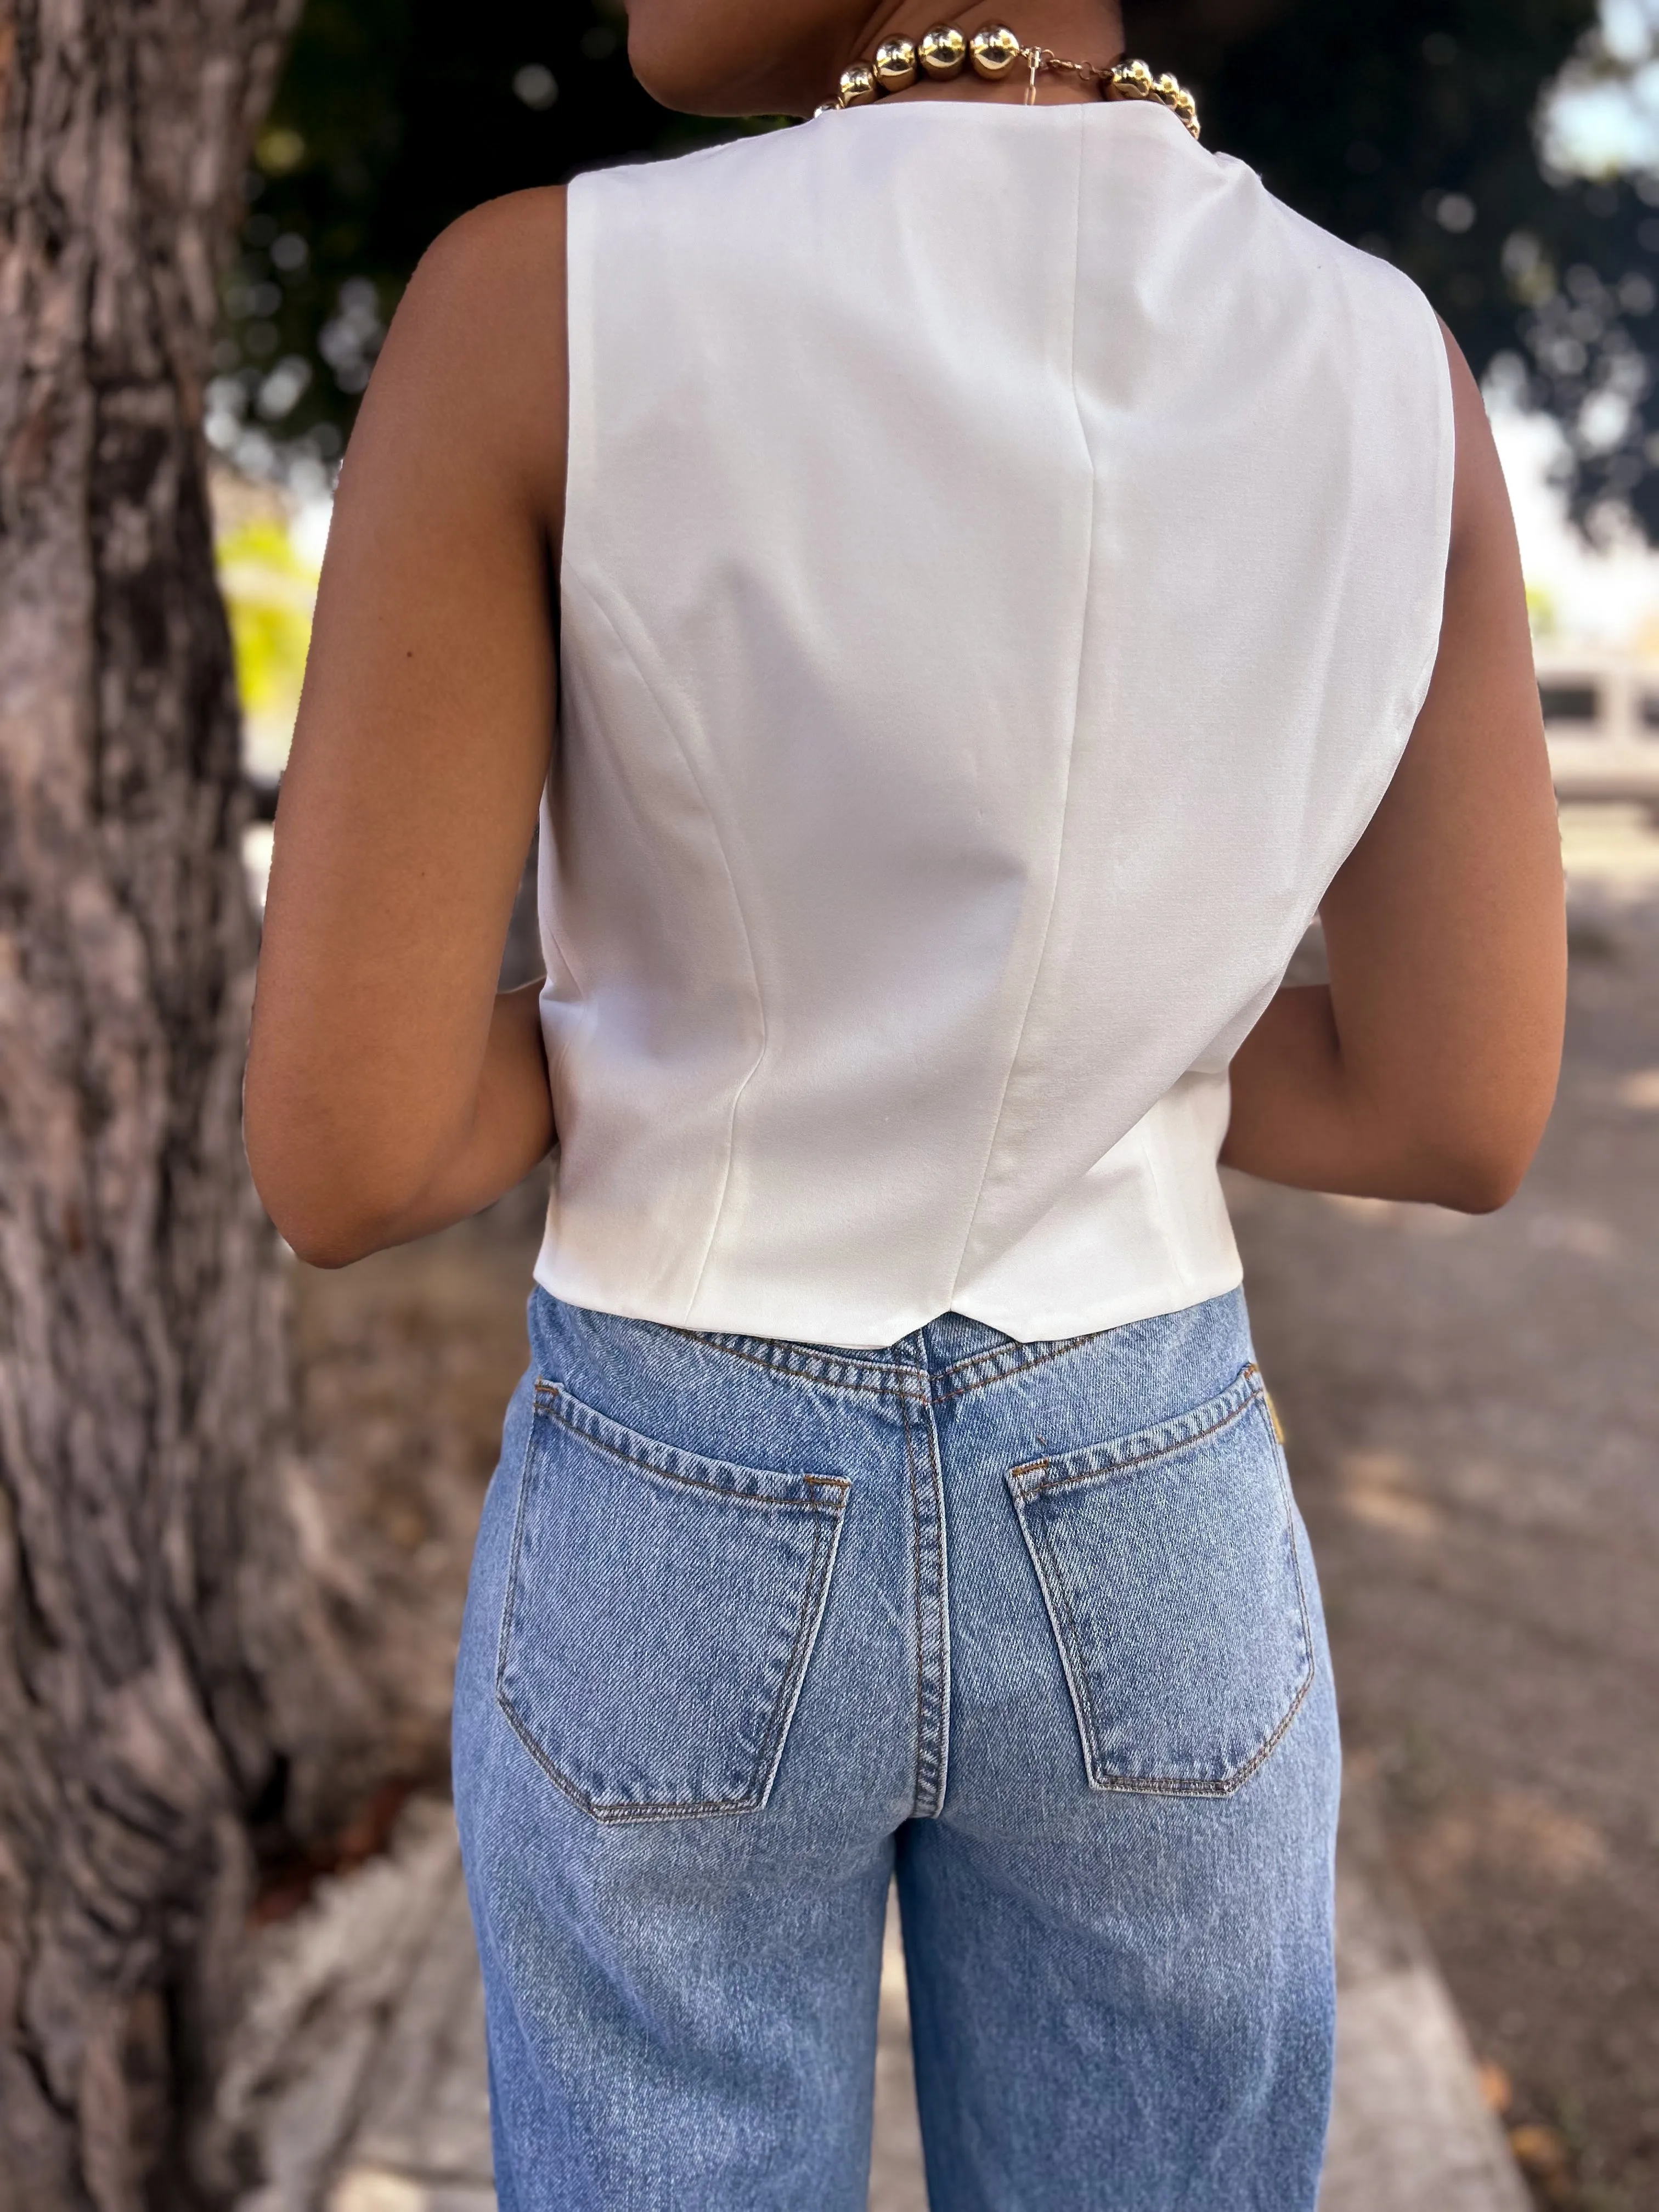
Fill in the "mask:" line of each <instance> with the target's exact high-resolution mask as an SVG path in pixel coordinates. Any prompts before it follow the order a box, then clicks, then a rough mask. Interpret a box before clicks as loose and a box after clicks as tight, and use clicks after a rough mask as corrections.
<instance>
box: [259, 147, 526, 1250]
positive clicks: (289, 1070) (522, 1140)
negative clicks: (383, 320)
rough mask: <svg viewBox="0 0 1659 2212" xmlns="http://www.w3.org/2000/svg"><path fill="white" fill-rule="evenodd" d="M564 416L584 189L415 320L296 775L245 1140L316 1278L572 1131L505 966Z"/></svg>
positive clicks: (383, 405)
mask: <svg viewBox="0 0 1659 2212" xmlns="http://www.w3.org/2000/svg"><path fill="white" fill-rule="evenodd" d="M565 421H566V358H565V292H564V205H563V195H562V192H556V191H537V192H523V193H518V194H515V195H513V197H510V198H508V199H505V200H498V201H495V202H493V203H491V204H489V206H487V207H483V208H480V209H478V210H475V211H474V213H472V214H471V215H470V216H465V217H463V218H462V220H461V221H460V222H458V223H457V224H455V225H454V226H453V228H451V229H450V230H448V231H447V232H446V233H445V234H444V235H443V236H442V237H441V239H439V240H438V241H437V243H436V244H435V246H433V247H432V249H431V251H430V252H428V254H427V256H426V258H425V259H424V260H423V261H422V264H421V265H420V267H419V269H418V270H416V273H415V276H414V277H413V279H412V280H411V282H410V286H409V289H408V291H407V293H406V294H405V295H404V301H403V304H402V305H401V306H400V307H399V308H398V313H397V316H396V319H394V321H393V323H392V329H391V331H390V333H389V335H388V337H387V339H386V346H385V349H384V350H383V352H382V354H381V356H380V362H379V363H378V364H377V366H376V368H375V371H374V378H373V380H372V381H371V383H370V385H369V388H368V392H367V393H366V395H365V397H364V400H363V404H362V411H361V414H360V416H359V419H358V422H357V425H356V429H355V431H354V432H353V435H352V439H351V444H350V448H349V452H348V453H347V455H346V460H345V465H344V467H343V470H342V472H341V478H340V488H339V495H338V497H337V501H336V505H335V511H334V520H333V523H332V526H331V530H330V534H329V546H328V554H327V558H326V560H325V563H324V568H323V576H322V583H321V587H320V590H319V596H318V605H317V619H316V625H315V629H314V633H313V644H312V650H311V658H310V660H309V663H308V665H307V671H306V682H305V693H304V697H303V700H302V702H301V708H300V716H299V722H298V726H297V727H296V729H295V739H294V750H293V753H292V756H291V757H290V760H289V767H288V769H287V772H286V774H285V775H284V777H283V792H282V803H281V805H280V807H279V809H278V814H277V823H276V851H275V856H274V859H273V862H272V866H271V875H270V895H269V899H268V902H267V905H266V908H265V922H264V945H263V948H262V951H261V955H260V961H259V978H258V994H257V999H256V1003H255V1007H254V1018H253V1037H252V1049H251V1052H250V1054H249V1060H248V1070H247V1085H246V1139H247V1152H248V1159H249V1162H250V1164H251V1165H252V1170H253V1176H254V1181H255V1182H256V1184H257V1185H258V1190H259V1194H260V1196H261V1198H262V1199H263V1200H264V1203H265V1206H266V1208H267V1210H268V1211H269V1212H270V1216H271V1218H272V1219H273V1220H274V1221H275V1222H276V1225H277V1227H278V1228H279V1229H280V1230H281V1231H282V1232H283V1235H284V1237H287V1239H288V1241H289V1243H290V1244H291V1245H292V1246H293V1247H294V1249H295V1251H297V1252H298V1253H299V1254H300V1255H301V1257H302V1258H304V1259H307V1260H310V1261H313V1262H314V1263H316V1264H318V1265H319V1266H324V1267H330V1266H340V1265H343V1264H344V1263H345V1262H346V1261H350V1260H355V1259H358V1258H361V1257H362V1255H363V1254H365V1253H367V1252H370V1251H374V1250H375V1249H378V1248H379V1247H380V1246H381V1245H385V1244H394V1243H403V1242H404V1241H405V1240H406V1239H408V1238H410V1237H418V1236H422V1235H424V1234H425V1233H426V1232H427V1231H429V1230H433V1229H437V1228H441V1227H442V1226H443V1225H445V1224H446V1223H447V1222H450V1221H453V1220H457V1219H459V1218H461V1217H462V1216H463V1215H465V1214H467V1213H471V1212H476V1211H477V1209H478V1208H479V1207H480V1206H485V1205H487V1204H489V1201H490V1200H491V1199H493V1198H495V1197H497V1196H499V1195H500V1194H501V1192H502V1191H504V1190H506V1189H508V1188H511V1187H512V1185H513V1183H514V1182H517V1181H518V1180H519V1178H520V1176H523V1175H525V1174H526V1173H527V1172H528V1171H529V1170H530V1169H531V1168H532V1166H533V1165H534V1164H535V1163H536V1161H537V1160H538V1159H539V1158H542V1157H543V1155H544V1153H545V1152H547V1150H548V1148H549V1146H550V1144H551V1143H552V1140H553V1133H554V1132H553V1117H552V1108H551V1104H550V1099H549V1096H548V1086H547V1071H546V1067H545V1064H544V1060H543V1056H542V1046H541V1033H540V1026H539V1023H538V1018H537V1007H536V998H537V993H536V988H535V987H533V986H532V987H526V989H524V990H521V991H515V992H507V993H504V994H497V992H496V990H495V980H496V975H497V972H498V969H499V965H500V961H501V947H502V944H503V940H504V939H505V937H506V933H507V918H508V915H509V914H510V912H511V910H512V904H513V893H514V890H515V889H516V887H517V885H518V882H519V878H520V872H521V870H522V868H523V865H524V857H525V854H526V849H527V848H528V846H529V842H530V837H531V832H532V826H533V823H534V820H535V813H536V807H537V804H538V798H539V795H540V792H541V789H542V786H543V783H544V780H545V777H546V774H547V765H548V757H549V750H550V744H551V738H552V729H553V716H554V708H555V699H556V675H555V669H554V651H553V636H552V624H551V619H550V592H551V589H552V583H551V574H552V568H553V564H554V563H555V562H556V558H557V547H558V540H559V529H560V524H561V520H562V507H563V496H564V459H565Z"/></svg>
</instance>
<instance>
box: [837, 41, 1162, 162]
mask: <svg viewBox="0 0 1659 2212" xmlns="http://www.w3.org/2000/svg"><path fill="white" fill-rule="evenodd" d="M1021 65H1024V68H1025V69H1026V70H1029V72H1030V78H1029V81H1028V82H1027V84H1026V87H1025V105H1026V106H1028V107H1030V106H1034V105H1035V104H1036V81H1037V76H1038V73H1039V71H1041V70H1063V71H1065V73H1066V75H1068V76H1075V77H1078V78H1080V79H1081V80H1082V82H1084V83H1085V84H1093V85H1097V86H1098V87H1099V89H1100V96H1101V98H1102V99H1103V100H1161V101H1162V102H1163V104H1164V106H1165V107H1167V108H1169V109H1170V111H1171V112H1173V113H1175V114H1176V115H1178V116H1179V117H1180V118H1181V120H1182V122H1183V123H1184V124H1185V125H1186V126H1187V128H1188V130H1189V131H1191V132H1192V134H1193V136H1194V138H1196V137H1197V136H1198V109H1197V107H1196V106H1194V101H1193V96H1192V94H1191V93H1189V92H1188V90H1187V89H1186V88H1185V86H1183V85H1180V84H1177V83H1176V81H1175V79H1174V78H1173V77H1172V76H1167V75H1166V76H1153V75H1152V71H1151V70H1149V69H1148V68H1147V66H1146V63H1145V62H1126V61H1124V60H1123V59H1122V58H1121V57H1120V58H1119V59H1118V60H1116V61H1115V62H1073V61H1067V60H1066V58H1064V56H1063V55H1060V54H1055V53H1050V52H1049V51H1048V47H1047V46H1022V45H1021V44H1020V42H1019V39H1018V34H1017V33H1014V32H1012V31H1011V30H1010V29H1009V28H1008V26H1007V25H1006V23H987V24H984V25H982V26H981V28H980V29H979V30H977V31H975V33H974V35H973V36H972V38H971V39H970V38H966V37H964V36H963V33H961V32H960V31H959V30H958V29H957V27H956V25H955V24H954V23H938V24H935V26H934V27H933V29H932V30H931V31H927V32H925V33H923V35H922V36H921V38H920V39H917V40H915V41H914V42H913V41H912V40H909V39H887V40H884V41H883V43H882V44H881V45H880V46H878V47H877V48H876V51H875V53H874V55H873V57H872V58H871V59H870V60H869V61H867V62H854V64H853V65H852V67H851V68H850V69H844V70H842V73H841V82H840V84H839V85H838V86H837V88H836V96H835V98H834V99H833V100H825V101H824V102H823V105H822V106H819V107H817V108H816V109H815V110H814V111H813V112H814V113H815V114H817V115H828V114H829V113H830V112H832V111H833V110H835V109H836V108H841V107H867V106H868V105H869V104H870V102H871V101H872V100H878V99H879V98H881V97H882V96H883V95H884V94H887V93H890V92H904V91H907V90H908V88H909V87H910V86H911V85H913V84H914V83H915V81H916V77H917V75H918V73H920V74H921V75H922V76H931V77H934V78H939V79H943V78H945V77H952V76H960V75H961V73H962V70H963V68H964V67H965V66H971V67H972V68H973V70H974V71H975V75H977V76H982V77H985V78H987V79H988V80H989V81H990V82H992V83H996V82H999V81H1000V79H1001V78H1003V77H1006V76H1009V75H1010V74H1011V73H1012V71H1013V70H1015V69H1017V68H1019V67H1020V66H1021Z"/></svg>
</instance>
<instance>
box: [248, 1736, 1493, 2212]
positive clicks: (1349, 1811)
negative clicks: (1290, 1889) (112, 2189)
mask: <svg viewBox="0 0 1659 2212" xmlns="http://www.w3.org/2000/svg"><path fill="white" fill-rule="evenodd" d="M268 1942H269V1947H270V1948H269V1951H268V1954H267V1958H266V1962H265V1970H264V1978H263V1981H262V1984H261V1988H260V1991H259V1994H258V1997H257V1998H256V2001H255V2002H254V2003H253V2004H252V2006H251V2008H250V2011H249V2015H248V2020H247V2022H246V2026H245V2029H244V2032H243V2035H242V2039H241V2046H240V2051H239V2052H238V2056H237V2059H236V2062H235V2063H234V2065H233V2067H232V2069H230V2074H229V2076H228V2081H227V2086H226V2097H225V2106H224V2111H225V2119H226V2124H227V2127H228V2131H229V2133H230V2134H231V2136H233V2137H234V2138H235V2139H236V2140H238V2141H239V2142H240V2145H241V2147H242V2148H243V2151H244V2154H246V2153H248V2152H251V2151H257V2152H258V2153H259V2154H262V2157H263V2162H264V2171H265V2172H266V2173H267V2175H268V2176H269V2177H270V2178H269V2179H268V2180H267V2182H266V2183H265V2185H264V2186H263V2187H261V2188H259V2189H258V2190H256V2191H252V2193H251V2194H249V2195H248V2196H246V2197H245V2198H244V2199H243V2200H242V2204H241V2207H240V2212H494V2207H495V2192H494V2191H493V2189H492V2188H491V2186H490V2180H489V2170H490V2169H489V2100H488V2091H487V2087H486V2081H485V2069H484V2057H483V1997H482V1992H481V1990H480V1987H479V1983H478V1972H477V1960H476V1959H475V1957H474V1954H473V1948H472V1931H471V1923H470V1922H469V1920H468V1917H467V1910H466V1899H465V1892H464V1890H463V1888H462V1886H461V1878H460V1867H459V1858H458V1857H457V1853H456V1848H455V1840H454V1830H453V1822H452V1820H451V1819H450V1814H449V1808H448V1807H447V1805H445V1804H443V1803H442V1802H439V1801H437V1800H432V1799H428V1800H418V1801H416V1802H415V1803H414V1804H413V1805H411V1806H410V1808H409V1810H408V1812H407V1813H406V1814H405V1815H404V1820H403V1822H402V1824H401V1826H400V1828H399V1831H398V1837H397V1839H396V1842H395V1844H394V1846H393V1849H392V1851H391V1852H390V1853H388V1854H387V1856H386V1857H385V1858H384V1859H382V1860H380V1861H379V1862H377V1863H374V1864H372V1865H370V1866H368V1867H365V1868H363V1869H360V1870H359V1871H358V1872H356V1874H354V1875H347V1876H344V1877H343V1878H341V1879H339V1880H337V1881H331V1882H327V1883H325V1884H323V1885H321V1886H320V1887H319V1893H318V1895H317V1897H316V1899H314V1900H313V1903H312V1904H311V1905H309V1906H308V1907H307V1909H306V1911H304V1912H303V1913H302V1914H301V1915H300V1916H298V1917H296V1919H295V1921H294V1922H292V1923H288V1924H287V1925H286V1926H284V1927H283V1928H282V1929H278V1930H276V1931H275V1932H274V1933H273V1935H272V1936H271V1937H270V1938H269V1939H268ZM1338 1976H1339V1986H1340V2030H1339V2049H1338V2061H1337V2094H1336V2112H1335V2118H1334V2125H1333V2129H1332V2136H1331V2148H1330V2155H1329V2162H1328V2168H1327V2177H1326V2185H1325V2188H1324V2191H1323V2193H1322V2197H1321V2200H1320V2212H1526V2206H1527V2198H1526V2195H1525V2192H1524V2191H1523V2190H1522V2185H1521V2183H1520V2180H1519V2179H1518V2177H1517V2175H1516V2170H1515V2167H1514V2166H1513V2163H1512V2162H1511V2160H1510V2156H1509V2153H1508V2150H1507V2148H1506V2147H1505V2144H1504V2139H1503V2136H1502V2135H1501V2134H1500V2132H1499V2130H1498V2126H1497V2124H1496V2123H1495V2122H1494V2121H1493V2120H1492V2118H1491V2116H1490V2115H1489V2114H1488V2112H1486V2108H1485V2106H1484V2105H1483V2104H1482V2102H1481V2099H1480V2089H1479V2087H1478V2084H1477V2082H1476V2080H1475V2075H1474V2064H1473V2062H1472V2060H1471V2058H1470V2056H1469V2051H1468V2045H1467V2044H1466V2043H1465V2041H1464V2039H1463V2033H1462V2029H1461V2027H1459V2025H1458V2022H1457V2019H1456V2016H1455V2013H1454V2012H1453V2010H1452V2007H1451V2003H1450V2000H1449V1997H1448V1996H1447V1995H1446V1991H1445V1989H1444V1985H1443V1983H1442V1982H1441V1980H1440V1978H1439V1975H1438V1974H1437V1972H1436V1970H1435V1967H1434V1964H1433V1961H1432V1960H1431V1958H1430V1957H1429V1955H1428V1952H1427V1949H1426V1947H1425V1944H1424V1942H1423V1938H1422V1936H1421V1935H1420V1933H1419V1930H1418V1929H1417V1927H1416V1925H1415V1923H1414V1922H1413V1920H1412V1918H1411V1917H1410V1914H1409V1912H1408V1911H1407V1910H1406V1908H1405V1907H1404V1905H1403V1903H1402V1901H1401V1897H1400V1895H1399V1893H1398V1892H1397V1890H1396V1889H1395V1886H1394V1883H1393V1881H1392V1879H1391V1877H1390V1875H1389V1870H1388V1868H1387V1866H1386V1864H1385V1863H1384V1861H1383V1855H1382V1851H1381V1848H1380V1845H1379V1844H1378V1843H1377V1840H1376V1829H1375V1827H1374V1826H1373V1824H1372V1821H1371V1820H1370V1814H1369V1808H1368V1806H1367V1803H1366V1793H1365V1785H1364V1778H1363V1777H1361V1778H1359V1779H1358V1783H1357V1784H1356V1786H1355V1787H1354V1788H1353V1789H1352V1790H1351V1791H1350V1794H1349V1797H1348V1799H1347V1801H1346V1804H1345V1814H1344V1832H1343V1841H1342V1846H1341V1850H1340V1868H1339V1877H1338ZM870 2212H927V2194H926V2191H925V2189H924V2187H923V2185H922V2179H921V2142H920V2138H919V2135H918V2132H917V2126H916V2115H915V2097H914V2093H913V2091H912V2087H911V2079H910V2053H909V2039H908V2023H907V2019H906V2013H905V2000H904V1968H903V1963H902V1958H901V1955H900V1952H899V1948H898V1942H897V1936H896V1924H895V1923H893V1922H892V1921H891V1920H890V1923H889V1928H888V1948H887V1955H886V1960H885V1963H884V1968H883V1973H882V2002H881V2026H880V2034H879V2040H878V2053H877V2070H876V2130H875V2145H874V2153H873V2157H872V2169H871V2186H870Z"/></svg>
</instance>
